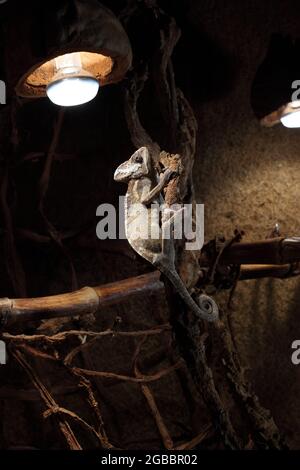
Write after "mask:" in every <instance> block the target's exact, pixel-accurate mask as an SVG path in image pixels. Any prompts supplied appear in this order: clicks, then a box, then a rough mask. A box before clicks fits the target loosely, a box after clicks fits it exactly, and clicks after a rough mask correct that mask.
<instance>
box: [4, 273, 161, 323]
mask: <svg viewBox="0 0 300 470" xmlns="http://www.w3.org/2000/svg"><path fill="white" fill-rule="evenodd" d="M162 289H163V283H162V282H161V281H160V273H159V272H158V271H155V272H152V273H149V274H143V275H141V276H136V277H132V278H128V279H124V280H122V281H118V282H112V283H110V284H105V285H103V286H96V287H84V288H83V289H80V290H78V291H75V292H70V293H67V294H60V295H52V296H49V297H36V298H31V299H7V298H5V299H0V319H1V317H2V322H3V323H5V324H11V323H14V322H17V321H21V320H22V321H24V320H27V321H29V320H43V319H46V318H55V317H66V316H74V315H87V314H90V313H95V312H97V311H98V310H100V309H102V308H104V307H108V306H110V305H115V304H119V303H121V302H123V301H125V300H129V299H133V298H135V297H137V296H139V295H140V294H141V293H143V294H147V293H150V292H151V293H153V292H157V291H159V290H162Z"/></svg>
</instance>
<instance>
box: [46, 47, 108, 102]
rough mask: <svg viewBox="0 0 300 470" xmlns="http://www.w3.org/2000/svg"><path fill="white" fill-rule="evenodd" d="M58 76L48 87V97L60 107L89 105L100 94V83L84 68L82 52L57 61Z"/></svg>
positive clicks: (56, 75)
mask: <svg viewBox="0 0 300 470" xmlns="http://www.w3.org/2000/svg"><path fill="white" fill-rule="evenodd" d="M55 67H56V72H57V73H56V74H55V75H54V77H53V80H52V81H51V82H50V83H49V85H48V86H47V91H46V92H47V96H48V98H49V99H50V100H51V101H52V102H53V103H54V104H57V105H59V106H78V105H80V104H84V103H88V102H89V101H91V100H92V99H94V98H95V96H96V95H97V93H98V90H99V82H98V80H97V79H96V78H95V77H94V76H93V75H92V74H90V73H89V72H87V71H85V70H84V69H83V68H82V64H81V58H80V52H74V53H72V54H65V55H62V56H59V57H57V58H56V59H55Z"/></svg>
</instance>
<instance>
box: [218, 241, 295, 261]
mask: <svg viewBox="0 0 300 470" xmlns="http://www.w3.org/2000/svg"><path fill="white" fill-rule="evenodd" d="M297 261H300V237H291V238H284V237H279V238H271V239H267V240H262V241H259V242H241V243H233V244H232V245H231V246H230V247H228V248H226V249H225V250H224V252H223V253H222V256H221V258H220V264H223V265H224V264H286V263H295V262H297Z"/></svg>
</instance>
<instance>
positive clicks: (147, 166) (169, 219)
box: [114, 147, 219, 321]
mask: <svg viewBox="0 0 300 470" xmlns="http://www.w3.org/2000/svg"><path fill="white" fill-rule="evenodd" d="M176 175H177V173H176V172H174V171H173V170H171V169H169V168H166V169H165V171H163V172H162V173H161V174H159V173H158V171H157V170H156V169H155V168H154V166H153V164H152V159H151V156H150V153H149V151H148V149H147V147H141V148H140V149H138V150H137V151H136V152H135V153H134V154H133V155H132V156H131V157H130V158H129V160H127V161H126V162H124V163H122V164H121V165H120V166H119V167H118V168H117V169H116V171H115V174H114V179H115V181H118V182H124V183H127V184H128V189H127V193H126V197H125V233H126V237H127V239H128V242H129V243H130V245H131V246H132V248H133V249H134V250H135V251H136V252H137V253H138V254H139V255H140V256H142V257H143V258H145V259H146V260H147V261H149V262H150V263H151V264H153V266H155V267H156V268H157V269H158V270H159V271H161V272H162V273H163V274H164V275H165V276H166V277H167V278H168V279H169V281H170V282H171V283H172V285H173V287H174V288H175V290H176V291H177V293H178V294H179V295H180V296H181V298H182V300H183V301H184V302H185V304H186V306H187V307H188V308H189V309H190V310H191V311H192V312H193V313H194V314H195V315H197V316H198V317H200V318H201V319H202V320H207V321H215V320H217V319H218V317H219V309H218V306H217V304H216V302H215V301H214V300H213V299H212V298H211V297H209V296H207V295H205V294H201V295H200V296H198V298H197V302H196V301H194V299H193V298H192V297H191V295H190V293H189V291H188V290H187V288H186V286H185V284H184V283H183V281H182V280H181V278H180V276H179V275H178V273H177V271H176V268H175V246H174V237H173V229H174V225H175V223H176V217H180V218H182V213H183V209H179V210H177V211H175V212H174V211H171V210H168V209H167V208H165V204H164V198H163V195H162V191H163V189H164V187H166V186H167V184H168V182H169V181H170V180H171V179H172V178H173V177H174V176H176ZM141 204H142V208H143V210H139V207H140V205H141ZM154 205H155V206H156V207H159V208H160V209H161V210H160V211H155V210H154V209H153V208H154V207H155V206H154ZM159 212H161V213H160V214H159ZM153 234H155V235H156V236H153Z"/></svg>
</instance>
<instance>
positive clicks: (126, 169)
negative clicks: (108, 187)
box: [114, 147, 151, 183]
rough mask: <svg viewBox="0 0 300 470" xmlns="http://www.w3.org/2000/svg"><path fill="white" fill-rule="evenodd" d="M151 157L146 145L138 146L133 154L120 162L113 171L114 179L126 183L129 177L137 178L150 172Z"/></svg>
mask: <svg viewBox="0 0 300 470" xmlns="http://www.w3.org/2000/svg"><path fill="white" fill-rule="evenodd" d="M150 168H151V157H150V154H149V150H148V149H147V147H141V148H139V149H138V150H137V151H136V152H134V154H133V155H132V156H131V157H130V158H129V160H127V161H126V162H124V163H122V164H121V165H120V166H118V168H117V169H116V171H115V174H114V180H115V181H119V182H121V183H127V182H128V181H130V180H131V179H139V178H142V177H143V176H147V175H148V174H149V173H150Z"/></svg>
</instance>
